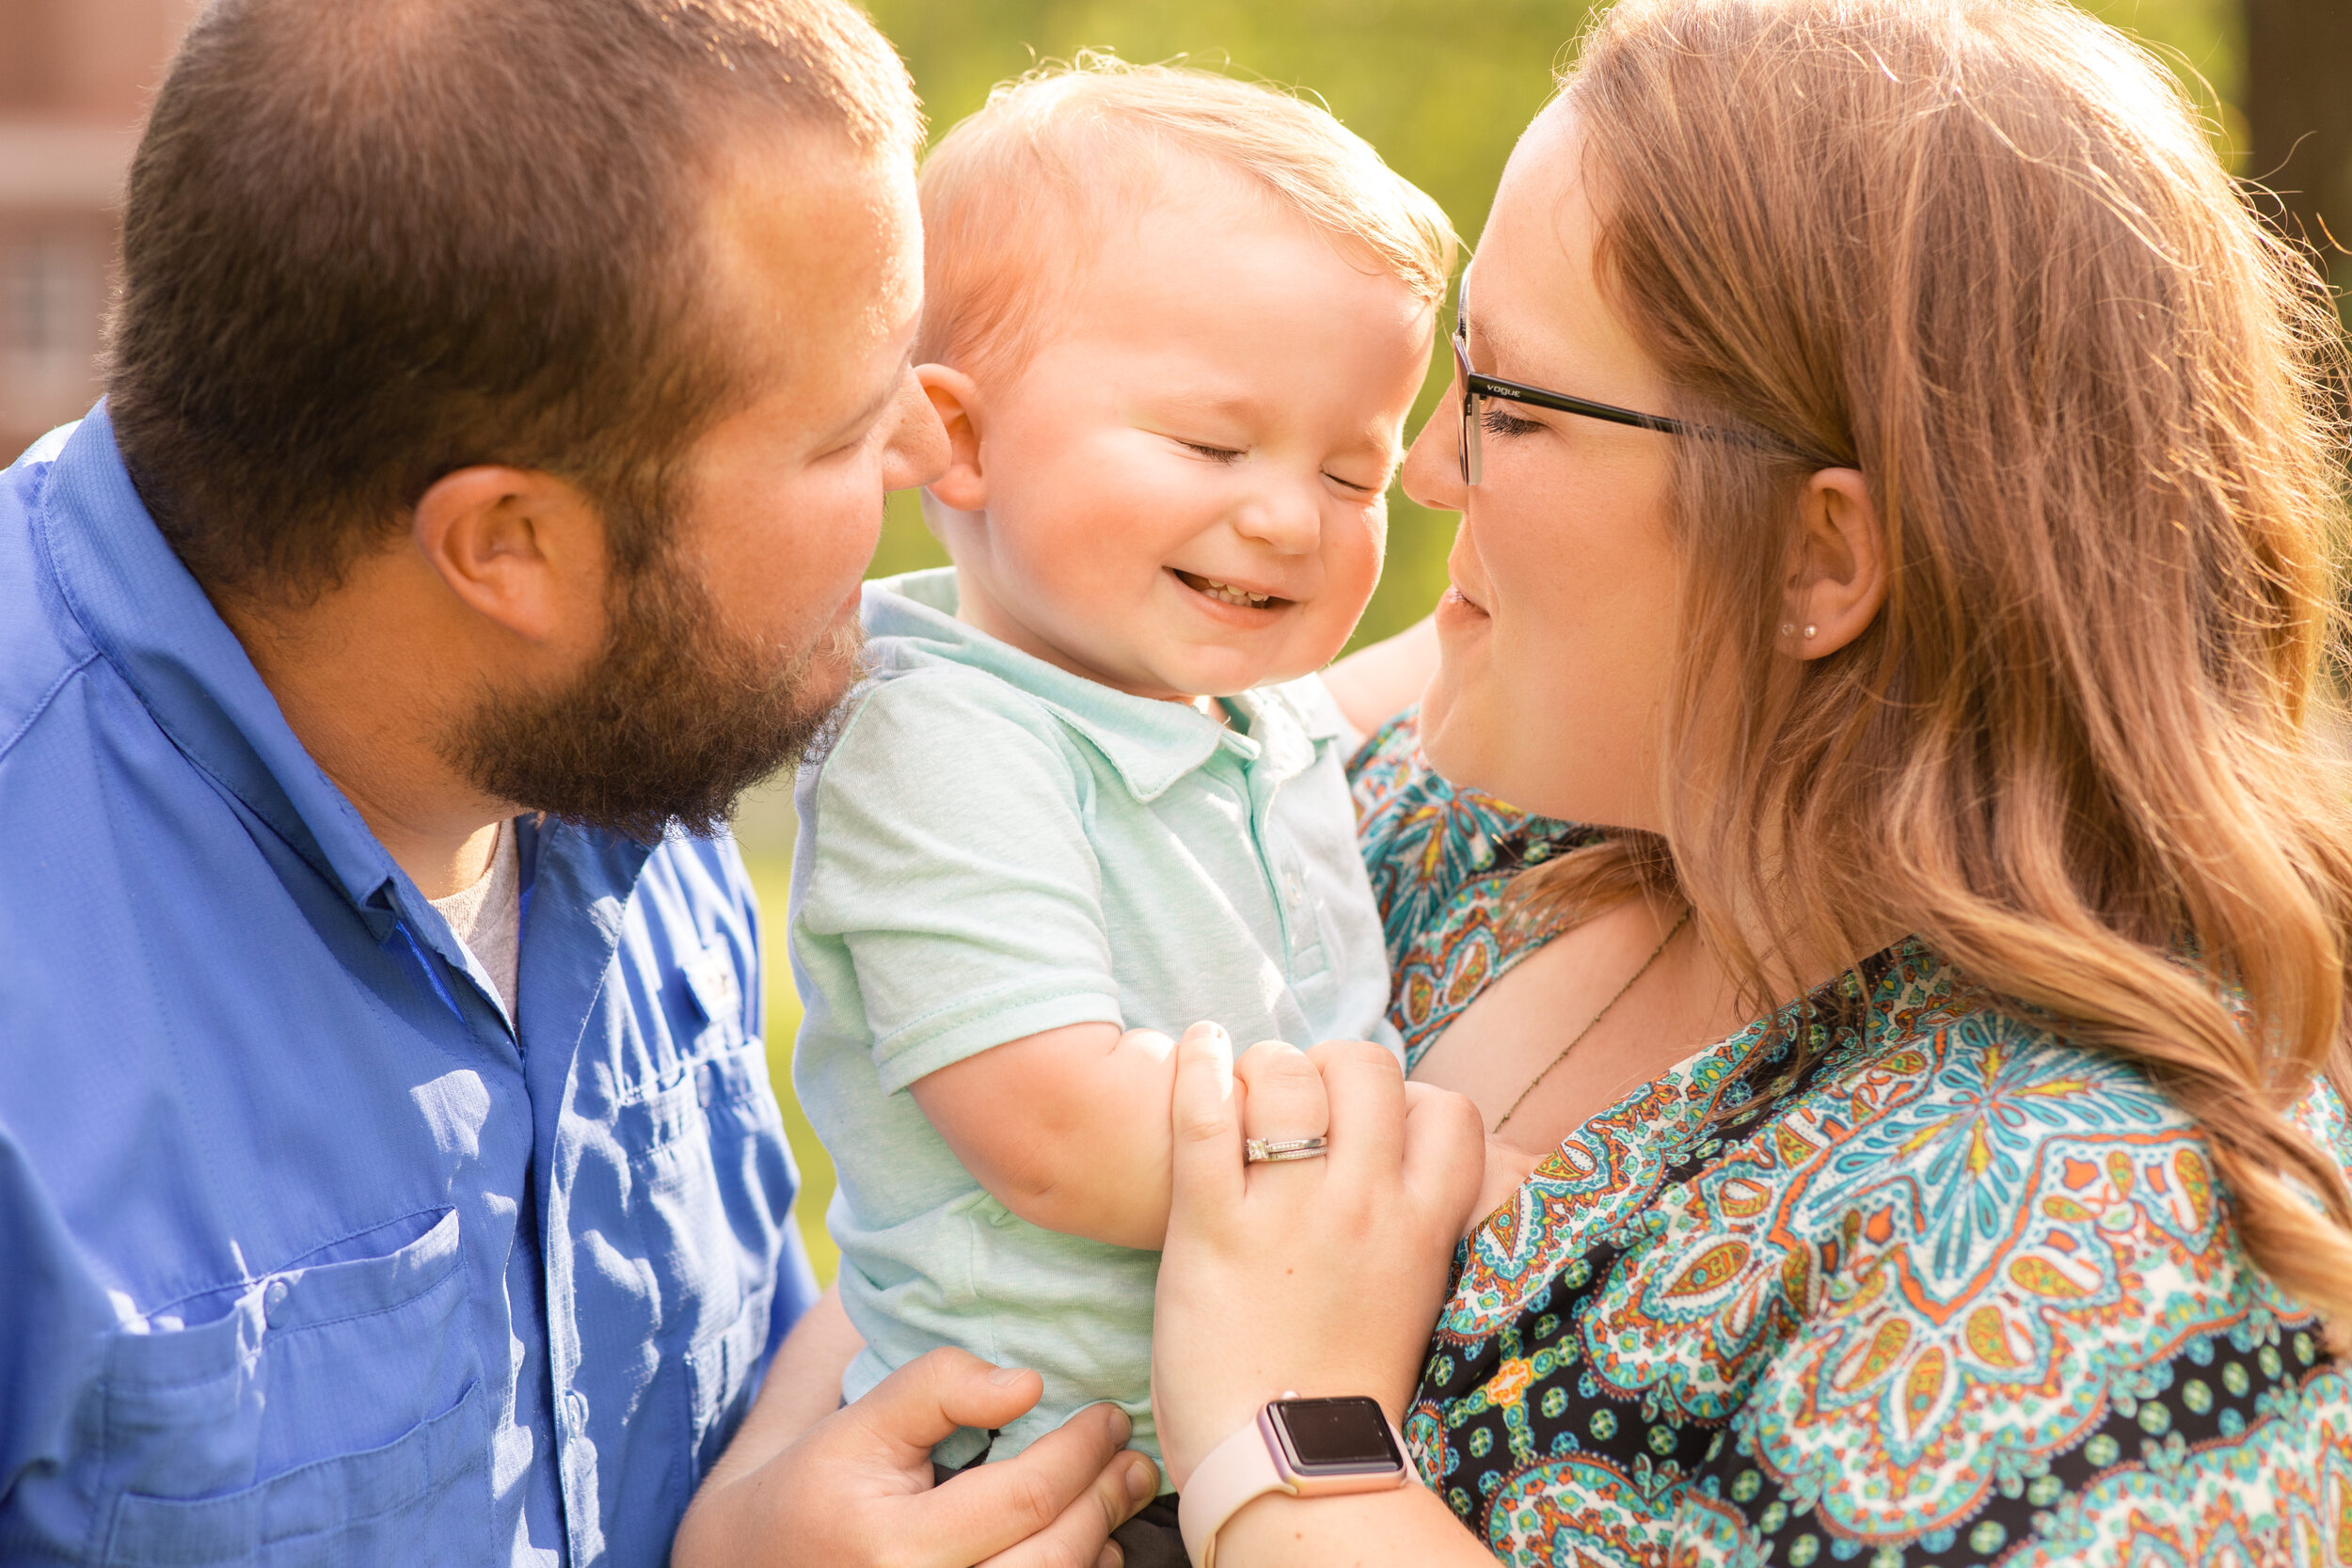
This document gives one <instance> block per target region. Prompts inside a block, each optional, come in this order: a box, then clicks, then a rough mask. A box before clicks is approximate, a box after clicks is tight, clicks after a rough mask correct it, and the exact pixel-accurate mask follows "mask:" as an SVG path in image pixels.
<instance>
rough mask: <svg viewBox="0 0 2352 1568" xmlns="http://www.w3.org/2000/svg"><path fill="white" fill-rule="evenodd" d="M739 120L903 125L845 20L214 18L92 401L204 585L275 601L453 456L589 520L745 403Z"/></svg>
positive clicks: (331, 577) (727, 9) (626, 536)
mask: <svg viewBox="0 0 2352 1568" xmlns="http://www.w3.org/2000/svg"><path fill="white" fill-rule="evenodd" d="M754 121H764V122H765V123H767V124H769V125H774V124H777V123H778V122H781V123H782V124H783V125H784V126H785V127H786V128H787V130H791V131H794V132H798V131H800V130H801V129H803V128H805V130H806V131H807V132H809V133H812V135H809V137H808V138H807V139H808V140H809V142H810V143H811V144H812V145H816V144H818V143H820V142H822V141H823V140H825V139H827V138H828V137H838V138H846V141H847V143H848V144H849V145H850V146H853V147H856V148H862V149H866V150H871V151H873V152H876V153H879V154H882V155H886V156H912V155H913V153H914V150H915V149H916V147H917V145H918V142H919V139H920V135H921V121H920V116H919V114H918V112H917V110H916V107H915V101H914V91H913V87H912V86H911V84H910V83H909V81H908V79H907V74H906V71H905V68H904V67H903V66H902V65H901V64H900V62H899V60H898V56H897V55H896V54H895V53H893V52H892V50H891V48H890V45H889V44H888V43H887V42H886V41H885V40H883V39H882V35H881V34H879V33H878V32H876V31H875V30H874V28H873V25H872V24H870V23H869V22H868V21H867V20H866V17H865V16H864V15H863V14H862V13H861V12H859V11H858V10H856V9H855V8H853V7H851V6H850V5H847V4H844V3H843V0H219V3H218V4H215V6H213V7H212V8H210V9H209V10H207V11H206V12H205V14H204V15H203V16H202V17H201V18H200V19H199V21H198V22H197V24H196V25H195V27H194V29H193V30H192V31H191V32H190V34H189V36H188V39H187V41H186V43H185V44H184V45H183V47H182V49H181V52H180V55H179V57H178V58H177V60H175V61H174V63H173V65H172V68H171V71H170V74H169V76H168V78H167V80H166V82H165V84H164V87H163V91H162V93H161V95H160V97H159V98H158V99H157V102H156V104H155V109H154V114H153V116H152V119H151V121H150V124H149V126H148V130H147V135H146V136H145V139H144V140H143V141H142V142H141V143H140V146H139V150H138V156H137V158H136V160H135V163H134V164H133V166H132V170H131V182H130V194H129V199H128V203H127V205H126V208H125V214H124V221H123V291H122V295H121V298H120V301H119V304H118V306H117V308H116V310H115V315H114V319H113V323H112V325H111V332H110V337H111V348H112V363H111V367H110V370H109V374H108V385H107V391H108V398H109V407H110V410H111V414H112V417H113V420H114V423H115V430H116V436H117V439H118V440H119V443H120V446H121V450H122V453H123V457H124V460H125V462H126V464H127V465H128V467H129V468H130V470H131V473H132V475H133V478H134V479H135V482H136V483H137V485H138V488H139V491H140V494H141V496H142V497H143V498H144V499H145V500H146V501H147V503H148V505H149V507H150V509H151V511H152V512H153V514H154V515H155V518H156V520H157V522H158V524H159V525H160V526H161V527H162V529H163V531H164V533H165V535H166V537H167V538H168V539H169V540H170V542H171V544H172V546H173V547H174V548H175V549H176V550H178V551H179V553H180V556H181V558H182V559H183V561H185V562H187V564H188V566H189V568H190V570H191V571H193V572H194V573H195V574H196V576H197V577H198V578H199V580H200V581H202V582H204V583H205V584H206V585H207V586H208V587H210V588H213V589H215V590H218V591H226V592H230V593H231V594H239V595H248V594H258V595H261V596H264V597H268V598H287V597H301V596H306V595H308V594H312V593H315V592H317V591H318V590H320V589H321V588H324V587H326V586H328V585H331V584H332V583H333V582H335V581H336V580H337V578H339V576H340V574H341V573H342V570H343V568H344V567H346V566H347V565H348V564H349V562H351V561H352V559H353V558H354V557H355V556H357V555H358V554H359V553H360V552H361V551H363V550H365V549H368V548H370V547H373V546H376V545H378V544H380V543H381V542H382V541H383V540H385V539H386V538H387V537H388V536H389V534H390V533H391V532H392V531H395V530H397V529H398V528H399V527H400V526H401V522H402V519H403V516H404V515H405V513H406V512H407V511H408V510H409V509H410V508H411V507H413V506H414V504H415V502H416V500H417V499H418V497H419V496H421V494H422V493H423V491H424V490H425V488H426V487H427V486H429V485H430V484H431V483H433V482H434V481H435V480H436V479H437V478H439V477H440V476H441V475H442V474H445V473H448V472H449V471H451V470H452V469H453V468H457V467H466V466H468V465H470V464H476V463H501V464H510V465H513V466H515V467H529V468H538V469H544V470H547V471H549V472H553V473H556V474H560V475H562V476H564V477H565V478H567V479H569V480H572V481H573V482H574V483H579V484H580V486H581V487H582V489H583V490H585V491H587V492H588V493H589V494H590V495H591V496H593V497H596V499H599V500H602V501H605V502H607V503H608V504H607V507H606V510H607V515H608V519H609V521H610V524H611V526H612V532H613V539H612V544H613V546H614V548H615V550H616V552H617V553H618V555H619V556H620V558H621V560H622V562H623V563H624V564H630V563H642V562H644V560H645V559H647V558H648V557H649V556H650V555H651V553H652V552H654V551H655V550H657V549H658V547H659V544H660V541H659V540H658V539H655V538H649V537H644V536H643V535H644V534H646V533H648V532H650V531H652V530H653V527H654V525H653V523H652V522H651V521H650V519H654V518H657V517H659V516H660V512H661V508H660V505H658V504H656V502H657V501H658V499H659V497H660V490H661V487H662V485H663V483H664V474H665V472H666V471H667V469H668V468H669V467H670V465H671V464H672V463H673V462H674V460H675V457H676V456H677V454H679V453H680V452H681V451H683V450H684V449H685V448H686V447H687V446H688V445H689V444H691V441H692V439H693V438H694V437H695V436H697V435H699V434H700V433H701V432H702V431H703V430H705V429H707V428H708V426H709V424H710V423H711V422H713V421H714V420H716V419H717V418H719V417H720V416H721V415H722V414H723V413H724V412H726V411H728V410H729V409H730V408H731V407H732V406H733V405H734V404H736V403H737V402H739V400H740V398H741V397H742V396H743V395H744V394H745V393H746V392H747V391H748V388H741V387H739V386H738V385H737V383H738V382H739V380H740V379H741V377H740V376H739V374H738V373H737V369H736V367H735V365H734V364H733V362H732V361H731V360H730V358H729V357H728V356H727V354H726V353H725V351H724V348H723V344H724V341H725V338H726V325H725V323H724V321H723V319H721V312H720V311H719V310H718V309H715V308H714V307H713V306H712V304H711V302H710V299H709V297H708V296H709V295H710V293H711V292H712V291H711V289H710V287H709V284H710V269H709V267H708V265H707V260H708V257H707V251H708V246H707V236H706V234H705V231H704V230H705V212H706V207H707V195H708V192H709V189H710V185H711V181H712V178H713V176H714V174H715V172H716V171H717V170H718V169H719V167H720V166H721V164H722V160H723V155H724V153H725V151H726V150H727V149H728V148H729V145H730V142H731V140H732V139H733V138H734V137H735V136H737V135H739V134H740V133H741V131H742V129H744V128H745V127H747V126H748V125H749V124H750V123H752V122H754Z"/></svg>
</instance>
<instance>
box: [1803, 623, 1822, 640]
mask: <svg viewBox="0 0 2352 1568" xmlns="http://www.w3.org/2000/svg"><path fill="white" fill-rule="evenodd" d="M1820 631H1821V628H1820V627H1819V626H1807V627H1805V628H1804V640H1805V641H1807V642H1810V641H1813V640H1814V638H1816V637H1818V636H1820Z"/></svg>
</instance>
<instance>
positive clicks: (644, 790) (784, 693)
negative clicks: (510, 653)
mask: <svg viewBox="0 0 2352 1568" xmlns="http://www.w3.org/2000/svg"><path fill="white" fill-rule="evenodd" d="M617 570H618V571H619V572H620V580H619V581H617V582H616V584H615V590H614V592H613V594H612V610H611V615H612V629H611V630H610V632H609V633H608V634H607V636H606V639H605V645H604V648H603V650H602V651H601V652H600V653H598V655H597V656H596V660H595V661H594V662H593V663H592V664H590V666H589V667H588V668H587V669H586V670H585V671H583V672H582V673H580V676H579V677H578V678H577V679H575V680H574V681H572V682H571V683H570V684H569V685H567V686H565V687H564V688H562V689H559V690H556V691H552V692H528V691H526V692H516V691H491V692H488V693H486V694H485V695H484V696H482V697H481V698H480V699H479V700H478V701H477V702H476V703H475V705H474V706H473V709H472V711H471V712H469V713H468V714H466V715H465V716H464V717H463V718H461V719H460V720H459V721H457V722H456V724H455V725H454V726H453V728H452V730H451V732H450V734H449V736H447V738H446V739H445V740H444V742H443V751H444V754H446V755H447V756H448V758H449V760H450V761H451V762H452V764H453V765H454V766H455V767H457V768H459V769H460V770H461V771H463V772H464V774H465V775H466V777H467V779H468V780H469V782H470V783H471V784H473V785H474V787H475V788H477V789H480V790H482V791H483V792H485V794H488V795H491V796H494V797H496V798H497V799H499V800H511V801H513V802H515V803H516V805H518V806H522V807H525V808H526V809H529V810H532V811H541V812H546V813H548V815H550V816H557V817H561V818H564V819H565V820H568V821H573V822H580V823H584V824H586V825H588V826H591V827H596V828H602V829H605V830H607V831H608V832H616V833H622V834H626V835H627V836H628V837H630V838H633V839H635V840H637V841H638V842H639V843H641V844H651V843H654V842H656V841H657V840H659V839H660V837H661V836H662V834H663V833H664V832H667V831H668V830H669V829H671V828H672V827H674V826H675V827H680V828H683V829H685V830H686V831H687V832H694V833H709V832H715V831H717V830H718V829H719V828H720V827H721V826H722V825H723V824H724V823H725V822H726V821H727V819H728V818H729V817H731V816H733V815H734V813H735V805H736V801H737V800H738V799H739V797H740V796H741V795H742V793H743V792H744V791H745V790H746V789H749V788H750V787H751V786H752V785H754V784H757V783H758V782H759V781H760V780H762V779H764V778H766V777H768V776H769V775H770V774H771V773H773V772H774V771H775V770H776V769H777V768H782V767H785V766H786V765H787V764H790V763H796V762H798V761H799V760H800V759H801V756H802V753H803V752H805V751H806V750H807V749H808V747H809V745H810V743H811V742H812V741H814V740H815V739H816V737H817V736H818V735H819V734H820V733H822V731H823V730H824V727H825V723H826V721H827V720H828V719H829V718H830V717H831V716H832V714H833V710H834V706H835V705H837V704H838V703H839V702H840V700H841V697H842V694H843V693H844V691H846V690H847V689H848V686H849V684H850V681H852V680H854V679H855V678H856V673H857V668H858V664H857V660H858V649H859V645H860V643H861V641H862V640H863V639H862V634H861V633H860V631H859V629H858V627H857V626H856V625H855V624H854V623H852V624H851V625H850V626H847V627H844V628H841V629H839V630H835V631H831V632H828V633H827V634H826V635H825V636H824V637H823V638H822V639H820V640H819V641H818V642H817V644H816V645H815V646H813V647H809V648H803V649H802V650H800V652H799V653H798V654H797V655H789V654H786V655H779V654H778V653H777V652H775V651H772V650H771V649H769V648H766V647H763V646H761V645H760V644H758V643H755V642H751V641H744V640H742V639H739V638H736V637H734V636H732V635H730V634H729V633H728V632H727V631H726V630H725V628H724V627H723V626H722V625H721V624H720V617H719V613H718V607H717V606H716V605H715V604H714V603H713V602H712V600H711V596H710V594H709V591H708V589H707V587H706V586H705V585H704V583H703V582H702V580H701V579H700V578H697V577H695V576H693V575H692V573H691V571H690V570H688V569H687V568H686V567H685V565H684V564H683V563H682V562H679V561H678V560H677V559H676V558H675V555H674V554H673V553H672V552H670V551H668V550H666V549H657V550H656V552H655V559H653V560H651V561H647V562H643V563H640V564H637V565H634V566H633V567H628V568H618V569H617Z"/></svg>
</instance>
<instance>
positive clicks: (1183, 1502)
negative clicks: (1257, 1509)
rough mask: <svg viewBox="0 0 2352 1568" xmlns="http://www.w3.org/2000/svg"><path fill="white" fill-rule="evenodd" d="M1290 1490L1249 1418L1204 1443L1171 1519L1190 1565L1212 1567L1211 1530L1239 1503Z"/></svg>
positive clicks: (1258, 1425) (1260, 1432)
mask: <svg viewBox="0 0 2352 1568" xmlns="http://www.w3.org/2000/svg"><path fill="white" fill-rule="evenodd" d="M1291 1490H1293V1488H1292V1486H1291V1484H1290V1483H1289V1482H1288V1481H1284V1480H1283V1479H1282V1472H1281V1471H1280V1470H1279V1469H1278V1468H1276V1466H1275V1464H1274V1453H1273V1450H1272V1449H1268V1448H1267V1447H1266V1438H1265V1429H1264V1427H1263V1424H1262V1423H1261V1422H1259V1421H1251V1422H1250V1423H1249V1424H1248V1425H1247V1426H1245V1427H1243V1428H1242V1429H1241V1430H1240V1431H1239V1432H1236V1433H1233V1435H1232V1436H1231V1437H1228V1438H1227V1439H1225V1441H1224V1442H1222V1443H1219V1444H1218V1445H1217V1446H1216V1448H1214V1449H1210V1450H1209V1456H1208V1458H1206V1459H1204V1460H1202V1461H1201V1462H1200V1467H1199V1468H1197V1469H1195V1470H1194V1471H1193V1472H1192V1478H1191V1479H1190V1480H1189V1481H1185V1482H1184V1490H1183V1491H1182V1492H1181V1493H1179V1494H1178V1495H1177V1497H1176V1523H1177V1525H1178V1527H1179V1528H1181V1529H1183V1531H1184V1550H1185V1551H1187V1552H1189V1553H1191V1554H1192V1563H1193V1568H1216V1532H1217V1531H1218V1530H1219V1529H1221V1528H1223V1527H1224V1524H1225V1521H1226V1520H1228V1519H1231V1518H1232V1516H1233V1515H1234V1514H1236V1513H1240V1512H1241V1507H1242V1504H1244V1503H1246V1502H1248V1501H1249V1500H1250V1499H1252V1498H1253V1497H1264V1496H1265V1495H1266V1494H1267V1493H1268V1492H1288V1491H1291Z"/></svg>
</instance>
